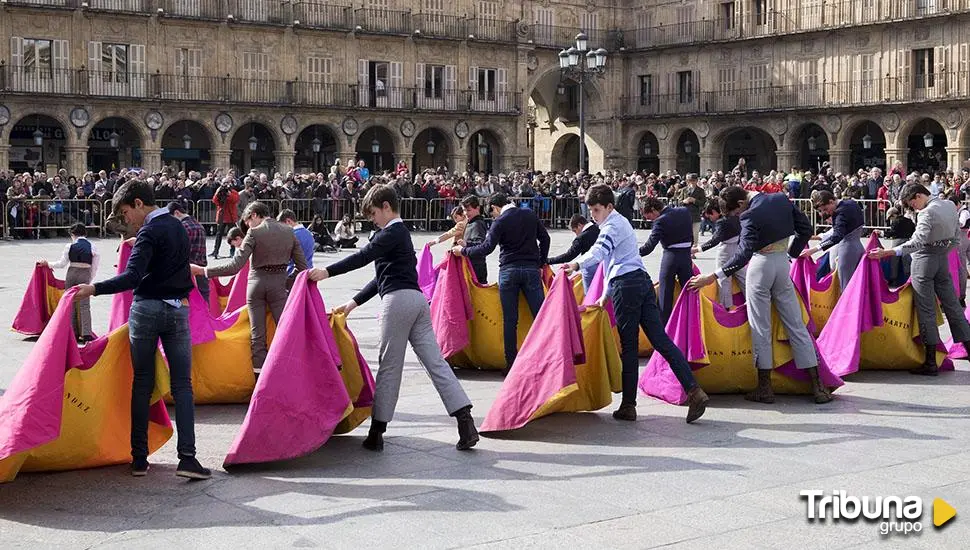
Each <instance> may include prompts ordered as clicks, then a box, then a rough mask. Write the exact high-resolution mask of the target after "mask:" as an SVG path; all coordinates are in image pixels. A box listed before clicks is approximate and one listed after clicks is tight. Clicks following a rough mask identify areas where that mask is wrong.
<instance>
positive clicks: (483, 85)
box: [478, 68, 497, 101]
mask: <svg viewBox="0 0 970 550" xmlns="http://www.w3.org/2000/svg"><path fill="white" fill-rule="evenodd" d="M496 72H497V71H496V70H495V69H482V68H479V69H478V100H479V101H495V88H496V76H497V75H496Z"/></svg>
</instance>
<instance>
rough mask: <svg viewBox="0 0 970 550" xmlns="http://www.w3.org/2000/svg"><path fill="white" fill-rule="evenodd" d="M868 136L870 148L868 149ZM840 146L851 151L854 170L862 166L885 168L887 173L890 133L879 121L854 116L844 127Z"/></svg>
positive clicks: (850, 159) (850, 157) (850, 160)
mask: <svg viewBox="0 0 970 550" xmlns="http://www.w3.org/2000/svg"><path fill="white" fill-rule="evenodd" d="M866 136H869V140H868V141H869V148H868V149H866V147H865V145H866V143H865V142H866V139H865V138H866ZM838 143H839V147H840V148H841V149H845V150H848V151H849V169H850V170H852V171H853V172H854V171H856V170H858V169H860V168H872V167H878V168H883V174H885V173H886V171H885V168H886V148H887V147H889V143H891V142H890V141H889V134H888V132H886V131H885V130H883V127H882V125H881V124H879V122H877V121H875V120H873V119H871V118H865V117H862V116H857V117H853V118H852V120H851V121H848V122H847V123H846V124H845V125H843V127H842V132H840V135H839V141H838Z"/></svg>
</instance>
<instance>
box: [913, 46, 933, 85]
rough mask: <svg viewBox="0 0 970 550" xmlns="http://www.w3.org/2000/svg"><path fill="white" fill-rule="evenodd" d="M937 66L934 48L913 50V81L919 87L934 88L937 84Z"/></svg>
mask: <svg viewBox="0 0 970 550" xmlns="http://www.w3.org/2000/svg"><path fill="white" fill-rule="evenodd" d="M935 67H936V64H935V63H934V60H933V48H926V49H924V50H913V77H914V81H913V82H914V85H915V87H916V88H917V89H919V88H932V87H933V86H934V85H936V79H935V75H934V74H933V71H934V68H935Z"/></svg>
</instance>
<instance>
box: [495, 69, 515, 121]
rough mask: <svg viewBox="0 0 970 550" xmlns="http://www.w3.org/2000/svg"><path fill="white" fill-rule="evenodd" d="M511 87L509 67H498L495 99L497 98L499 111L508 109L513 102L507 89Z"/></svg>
mask: <svg viewBox="0 0 970 550" xmlns="http://www.w3.org/2000/svg"><path fill="white" fill-rule="evenodd" d="M508 87H509V71H508V69H497V70H496V71H495V99H496V100H497V103H498V105H497V108H498V110H499V111H502V112H504V111H508V110H509V108H510V106H511V104H510V102H509V99H508V94H506V93H505V92H506V90H508Z"/></svg>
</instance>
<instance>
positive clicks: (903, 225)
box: [882, 207, 916, 287]
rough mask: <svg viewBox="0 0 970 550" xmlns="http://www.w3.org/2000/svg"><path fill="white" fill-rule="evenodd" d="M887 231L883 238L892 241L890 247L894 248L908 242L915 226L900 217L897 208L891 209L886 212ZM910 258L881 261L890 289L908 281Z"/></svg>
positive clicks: (905, 217) (898, 257) (903, 257)
mask: <svg viewBox="0 0 970 550" xmlns="http://www.w3.org/2000/svg"><path fill="white" fill-rule="evenodd" d="M886 220H887V221H888V222H889V229H887V230H886V231H885V233H883V235H882V236H883V237H885V238H887V239H892V246H893V247H896V246H899V245H901V244H903V243H904V242H906V241H908V240H909V239H910V237H912V236H913V233H915V232H916V224H915V223H914V222H913V220H911V219H910V218H909V217H908V216H904V215H902V213H901V212H900V209H899V208H896V207H893V208H890V209H889V210H887V211H886ZM911 261H912V258H910V257H909V256H890V257H889V258H888V259H886V260H883V265H884V267H883V270H884V273H885V274H886V280H887V281H889V285H890V286H892V287H900V286H903V285H904V284H906V280H907V279H909V266H910V262H911Z"/></svg>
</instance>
